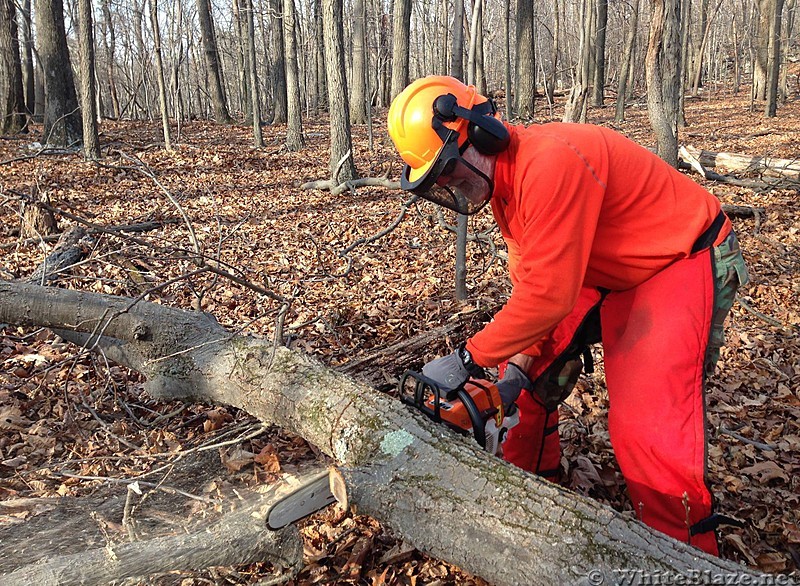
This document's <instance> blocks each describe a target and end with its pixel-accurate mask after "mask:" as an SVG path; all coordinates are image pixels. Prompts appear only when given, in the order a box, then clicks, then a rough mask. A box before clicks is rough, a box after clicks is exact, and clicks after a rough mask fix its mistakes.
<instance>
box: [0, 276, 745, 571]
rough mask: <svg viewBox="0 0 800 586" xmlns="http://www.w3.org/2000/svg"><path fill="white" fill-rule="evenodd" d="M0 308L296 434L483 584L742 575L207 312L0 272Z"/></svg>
mask: <svg viewBox="0 0 800 586" xmlns="http://www.w3.org/2000/svg"><path fill="white" fill-rule="evenodd" d="M0 322H5V323H10V324H15V325H21V326H34V325H36V326H40V327H42V326H43V327H52V328H71V329H73V330H75V331H80V332H85V333H92V334H91V335H93V336H95V339H96V337H97V336H100V339H99V340H98V341H97V344H96V347H97V349H98V350H102V351H104V353H105V355H106V356H107V357H108V358H109V359H111V360H113V361H115V362H117V363H119V364H122V365H126V366H128V367H131V368H134V369H136V370H138V371H139V372H142V373H143V374H144V375H145V377H146V378H147V383H146V388H147V390H148V392H150V394H151V395H153V396H155V397H157V398H162V399H170V400H171V399H177V398H181V399H192V400H206V401H213V402H216V403H222V404H227V405H232V406H235V407H237V408H241V409H244V410H245V411H247V412H249V413H251V414H252V415H254V416H255V417H257V418H259V419H260V420H262V421H263V422H265V423H267V424H277V425H280V426H281V427H283V428H285V429H287V430H288V431H290V432H292V433H295V434H297V435H300V436H302V437H304V438H305V439H307V440H308V441H309V442H311V443H313V444H314V445H316V446H317V447H318V448H319V449H320V450H321V451H322V452H324V453H325V454H327V455H328V456H330V457H331V458H333V459H334V460H335V461H336V462H337V463H338V464H339V465H340V470H341V471H342V474H343V476H344V479H345V481H346V484H347V488H348V494H349V495H350V502H351V503H352V504H353V505H355V506H356V507H357V508H358V510H359V512H361V513H365V514H369V515H372V516H374V517H375V518H377V519H379V520H381V521H382V522H384V523H385V524H386V525H387V526H388V527H390V528H391V529H392V530H393V531H394V532H395V533H396V534H397V535H398V536H399V537H400V538H402V539H403V540H405V541H407V542H409V543H412V544H413V545H414V546H416V547H417V548H419V549H420V550H422V551H424V552H426V553H429V554H431V555H433V556H435V557H439V558H441V559H444V560H446V561H448V562H451V563H453V564H455V565H457V566H459V567H461V568H463V569H464V570H466V571H469V572H472V573H474V574H477V575H479V576H481V577H483V578H485V579H486V580H488V581H490V582H492V583H494V584H497V585H504V584H509V585H512V584H513V585H517V584H554V583H555V584H575V583H579V582H581V581H584V580H585V579H586V576H587V575H589V573H590V572H592V574H591V576H593V577H599V576H602V577H603V578H604V580H605V581H606V582H607V583H615V582H616V580H617V578H618V575H617V573H618V571H619V569H620V568H627V569H639V570H642V571H646V572H663V573H665V574H663V575H667V574H671V575H677V574H681V575H687V574H689V573H690V572H699V573H700V574H703V573H705V572H708V573H709V574H710V575H715V576H741V575H744V574H748V575H753V574H752V573H751V572H749V571H748V570H745V569H743V568H742V567H741V566H739V565H738V564H735V563H733V562H730V561H725V560H721V559H718V558H713V557H711V556H708V555H706V554H704V553H702V552H700V551H698V550H696V549H694V548H691V547H689V546H688V545H685V544H683V543H679V542H676V541H674V540H672V539H670V538H668V537H666V536H664V535H662V534H659V533H655V532H653V531H652V530H651V529H649V528H648V527H646V526H644V525H643V524H641V523H639V522H638V521H635V520H633V519H630V518H629V517H627V516H625V515H622V514H619V513H617V512H615V511H613V510H612V509H610V508H609V507H606V506H604V505H601V504H600V503H597V502H596V501H593V500H591V499H588V498H585V497H582V496H579V495H576V494H573V493H571V492H569V491H568V490H566V489H564V488H562V487H560V486H557V485H555V484H551V483H548V482H546V481H543V480H541V479H538V478H536V477H534V476H532V475H530V474H527V473H525V472H523V471H521V470H519V469H517V468H515V467H513V466H511V465H509V464H507V463H505V462H502V461H500V460H498V459H497V458H494V457H492V456H490V455H489V454H488V453H486V452H484V451H482V450H480V449H478V447H477V445H476V444H474V442H472V441H470V440H468V439H466V438H461V437H459V436H455V435H453V434H451V433H450V432H449V431H447V430H446V429H445V428H443V427H442V426H438V425H436V424H434V423H432V422H430V421H428V420H427V419H425V418H424V417H422V416H421V415H419V414H417V413H416V412H412V411H410V410H409V409H408V408H407V407H405V406H404V405H402V404H401V403H400V402H398V401H396V400H393V399H391V398H390V397H388V396H386V395H383V394H381V393H378V392H376V391H374V390H373V389H371V388H369V387H368V386H366V385H364V384H362V383H359V382H357V381H354V380H353V379H352V378H350V377H348V376H346V375H343V374H341V373H336V372H334V371H332V370H330V369H328V368H326V367H325V366H323V365H322V364H320V363H318V362H317V361H315V360H313V359H311V358H310V357H307V356H305V355H302V354H299V353H296V352H292V351H290V350H288V349H286V348H282V347H280V348H273V343H272V340H267V339H262V338H256V337H249V336H241V335H236V334H232V333H230V332H227V331H226V330H225V329H223V328H222V327H221V326H220V325H219V324H217V323H216V322H215V321H214V320H212V319H210V318H209V317H208V316H207V315H205V314H200V313H190V312H185V311H181V310H178V309H174V308H170V307H166V306H161V305H158V304H151V303H144V302H139V303H134V302H133V301H132V300H130V299H126V298H119V297H113V296H108V295H99V294H90V293H84V292H78V291H72V290H66V289H49V288H45V287H37V286H33V285H29V284H23V283H8V282H4V283H0ZM81 335H83V336H84V337H86V338H88V337H89V335H87V334H81ZM751 579H752V578H751Z"/></svg>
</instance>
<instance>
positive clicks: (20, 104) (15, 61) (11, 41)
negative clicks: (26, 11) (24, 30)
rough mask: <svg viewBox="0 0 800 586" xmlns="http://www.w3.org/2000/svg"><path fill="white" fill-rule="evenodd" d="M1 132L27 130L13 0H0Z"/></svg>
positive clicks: (10, 132) (13, 132)
mask: <svg viewBox="0 0 800 586" xmlns="http://www.w3.org/2000/svg"><path fill="white" fill-rule="evenodd" d="M0 65H2V67H0V134H16V133H18V132H22V131H25V130H26V129H27V116H26V115H25V93H24V90H23V88H22V61H21V58H20V53H19V40H18V37H17V14H16V8H15V7H14V0H0Z"/></svg>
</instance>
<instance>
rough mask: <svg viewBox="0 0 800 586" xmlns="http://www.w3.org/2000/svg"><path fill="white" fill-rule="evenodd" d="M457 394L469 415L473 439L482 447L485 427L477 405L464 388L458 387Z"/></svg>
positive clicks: (484, 444)
mask: <svg viewBox="0 0 800 586" xmlns="http://www.w3.org/2000/svg"><path fill="white" fill-rule="evenodd" d="M457 396H458V398H459V399H461V402H462V403H463V404H464V408H465V409H466V410H467V414H468V415H469V420H470V421H471V422H472V432H473V433H474V435H475V441H476V442H478V445H479V446H480V447H482V448H485V447H486V428H485V425H484V422H483V418H482V417H481V412H480V410H479V409H478V406H477V405H476V404H475V401H474V400H473V399H472V397H471V396H470V394H469V393H468V392H467V391H466V390H464V388H463V387H462V388H460V389H458V391H457Z"/></svg>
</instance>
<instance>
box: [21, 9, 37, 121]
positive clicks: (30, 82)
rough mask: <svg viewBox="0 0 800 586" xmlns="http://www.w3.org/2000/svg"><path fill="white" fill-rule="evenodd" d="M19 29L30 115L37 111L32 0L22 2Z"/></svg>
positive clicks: (23, 81) (24, 86) (26, 103)
mask: <svg viewBox="0 0 800 586" xmlns="http://www.w3.org/2000/svg"><path fill="white" fill-rule="evenodd" d="M21 7H22V9H21V11H20V17H21V18H20V19H19V31H20V43H21V44H20V56H21V57H22V87H23V90H24V92H25V110H26V111H27V113H28V116H33V115H34V114H35V111H36V82H35V79H34V77H33V30H32V26H31V0H23V1H22V4H21Z"/></svg>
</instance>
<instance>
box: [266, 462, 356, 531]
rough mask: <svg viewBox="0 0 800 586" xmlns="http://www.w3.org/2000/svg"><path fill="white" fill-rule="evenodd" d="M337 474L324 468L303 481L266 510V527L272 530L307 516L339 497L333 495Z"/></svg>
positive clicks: (337, 499) (338, 499)
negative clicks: (323, 470)
mask: <svg viewBox="0 0 800 586" xmlns="http://www.w3.org/2000/svg"><path fill="white" fill-rule="evenodd" d="M334 474H338V473H334V472H333V471H328V470H326V471H325V472H322V473H320V474H317V475H316V476H312V477H311V478H309V479H308V480H306V481H304V482H303V484H302V485H301V486H299V487H298V488H296V489H295V490H294V491H292V492H291V493H289V494H288V495H286V496H285V497H283V498H282V499H280V500H279V501H278V502H276V503H275V504H273V505H272V506H271V507H270V509H269V511H268V512H267V527H268V528H269V529H271V530H272V531H277V530H278V529H283V528H284V527H286V526H287V525H289V524H291V523H294V522H295V521H299V520H300V519H303V518H304V517H308V516H309V515H311V514H312V513H316V512H317V511H319V510H320V509H324V508H325V507H327V506H328V505H331V504H333V503H335V502H337V501H340V500H341V498H337V496H336V495H334V490H332V488H334V489H335V488H336V487H335V484H336V483H337V481H338V478H336V477H332V475H334Z"/></svg>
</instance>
